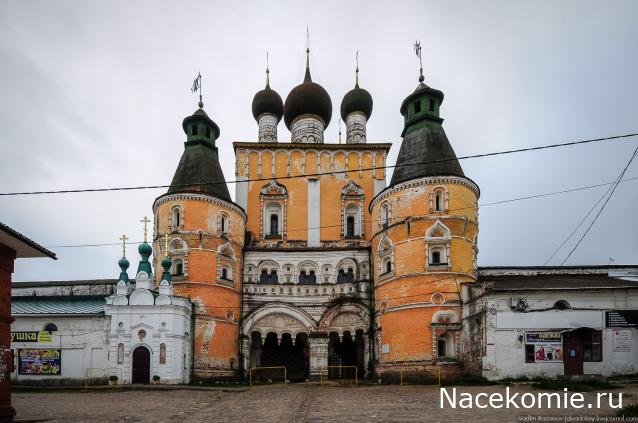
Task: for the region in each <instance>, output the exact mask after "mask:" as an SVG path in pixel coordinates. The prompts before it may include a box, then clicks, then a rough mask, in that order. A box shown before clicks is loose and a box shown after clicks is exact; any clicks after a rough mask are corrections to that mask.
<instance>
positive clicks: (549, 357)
mask: <svg viewBox="0 0 638 423" xmlns="http://www.w3.org/2000/svg"><path fill="white" fill-rule="evenodd" d="M534 361H535V362H537V363H538V362H545V361H563V346H562V345H556V344H536V345H534Z"/></svg>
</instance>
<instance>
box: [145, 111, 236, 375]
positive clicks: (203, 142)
mask: <svg viewBox="0 0 638 423" xmlns="http://www.w3.org/2000/svg"><path fill="white" fill-rule="evenodd" d="M201 107H202V104H201V103H200V108H199V109H198V110H197V111H196V112H195V113H194V114H193V115H192V116H188V117H187V118H185V119H184V122H183V124H182V127H183V129H184V132H185V133H186V135H187V138H186V142H185V144H184V153H183V155H182V158H181V160H180V162H179V165H178V166H177V170H176V171H175V176H174V177H173V181H172V183H171V187H170V188H169V190H168V192H167V193H166V194H164V195H161V196H160V197H158V198H157V199H156V200H155V203H154V204H153V213H154V215H155V231H154V239H153V249H154V252H155V254H154V257H155V258H154V264H155V269H156V271H155V275H156V283H159V278H160V274H161V260H162V257H164V254H161V253H164V252H165V249H166V247H165V245H168V253H169V256H170V257H171V262H172V264H171V269H170V272H171V277H172V280H173V285H174V290H175V294H176V295H182V296H185V297H189V298H190V299H191V301H192V302H193V303H194V316H195V317H194V319H195V322H194V333H189V332H190V328H185V333H184V336H187V337H191V341H192V342H193V357H192V358H191V359H192V360H193V361H192V368H193V378H194V379H195V380H198V379H199V380H202V379H206V378H216V379H218V378H220V377H232V376H234V375H236V373H237V370H238V366H239V319H240V292H241V281H242V275H241V274H242V268H243V265H242V260H243V252H242V251H243V250H242V249H243V245H244V232H245V229H244V227H245V223H246V214H245V212H244V211H243V209H242V208H241V207H239V206H238V205H236V204H235V203H234V202H233V201H232V200H231V198H230V195H229V193H228V188H227V187H226V181H225V179H224V175H223V173H222V170H221V167H220V165H219V158H218V154H217V147H216V146H215V140H216V139H217V138H218V137H219V128H218V127H217V125H216V124H215V122H213V121H212V120H211V119H210V118H209V117H208V116H207V115H206V113H205V112H204V110H203V109H202V108H201ZM186 359H187V360H189V358H188V357H187V358H186Z"/></svg>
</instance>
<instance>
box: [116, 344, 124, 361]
mask: <svg viewBox="0 0 638 423" xmlns="http://www.w3.org/2000/svg"><path fill="white" fill-rule="evenodd" d="M117 364H124V344H122V343H119V344H117Z"/></svg>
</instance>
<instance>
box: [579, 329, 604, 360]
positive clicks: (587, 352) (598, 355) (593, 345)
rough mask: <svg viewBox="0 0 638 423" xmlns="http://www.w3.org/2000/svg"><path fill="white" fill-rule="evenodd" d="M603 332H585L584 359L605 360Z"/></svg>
mask: <svg viewBox="0 0 638 423" xmlns="http://www.w3.org/2000/svg"><path fill="white" fill-rule="evenodd" d="M602 345H603V344H602V332H601V331H599V330H597V331H591V332H587V333H584V334H583V361H603V347H602Z"/></svg>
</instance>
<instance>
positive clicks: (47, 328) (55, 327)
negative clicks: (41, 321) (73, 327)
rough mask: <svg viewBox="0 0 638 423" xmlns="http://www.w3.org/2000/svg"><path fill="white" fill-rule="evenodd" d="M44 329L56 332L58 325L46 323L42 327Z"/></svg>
mask: <svg viewBox="0 0 638 423" xmlns="http://www.w3.org/2000/svg"><path fill="white" fill-rule="evenodd" d="M44 331H45V332H49V333H51V332H57V331H58V327H57V326H56V325H55V324H54V323H47V324H46V326H45V327H44Z"/></svg>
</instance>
